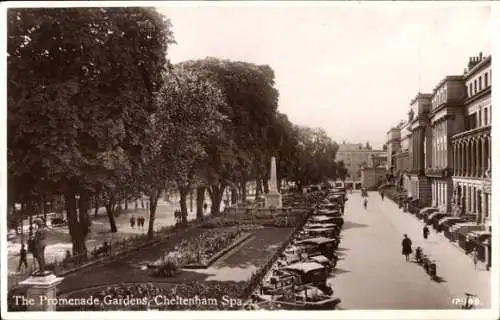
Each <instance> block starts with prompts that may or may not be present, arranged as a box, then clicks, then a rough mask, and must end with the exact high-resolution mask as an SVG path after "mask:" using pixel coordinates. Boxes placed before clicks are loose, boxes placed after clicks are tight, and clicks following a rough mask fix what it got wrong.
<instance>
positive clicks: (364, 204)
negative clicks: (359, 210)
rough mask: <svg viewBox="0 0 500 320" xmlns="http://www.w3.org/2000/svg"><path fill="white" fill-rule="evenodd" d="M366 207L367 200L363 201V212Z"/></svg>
mask: <svg viewBox="0 0 500 320" xmlns="http://www.w3.org/2000/svg"><path fill="white" fill-rule="evenodd" d="M367 205H368V200H366V199H365V201H363V206H364V207H365V210H366V206H367Z"/></svg>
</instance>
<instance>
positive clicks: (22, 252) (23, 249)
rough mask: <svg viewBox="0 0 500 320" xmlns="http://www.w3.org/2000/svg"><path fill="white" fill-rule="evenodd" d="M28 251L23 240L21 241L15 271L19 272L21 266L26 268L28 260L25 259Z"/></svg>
mask: <svg viewBox="0 0 500 320" xmlns="http://www.w3.org/2000/svg"><path fill="white" fill-rule="evenodd" d="M27 256H28V252H27V251H26V247H25V246H24V242H21V250H20V251H19V265H18V267H17V272H20V271H21V269H22V266H23V265H24V266H25V267H26V270H28V260H27Z"/></svg>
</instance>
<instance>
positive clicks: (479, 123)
mask: <svg viewBox="0 0 500 320" xmlns="http://www.w3.org/2000/svg"><path fill="white" fill-rule="evenodd" d="M481 120H483V118H481V109H479V111H478V112H477V125H478V126H479V127H480V126H481Z"/></svg>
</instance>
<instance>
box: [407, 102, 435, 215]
mask: <svg viewBox="0 0 500 320" xmlns="http://www.w3.org/2000/svg"><path fill="white" fill-rule="evenodd" d="M431 100H432V94H424V93H418V94H417V96H416V97H415V98H414V99H413V100H412V101H411V102H410V111H409V113H408V122H409V128H408V129H409V131H410V137H409V139H410V140H409V148H408V155H409V160H410V165H409V179H410V180H409V186H408V189H407V191H408V196H410V197H412V198H413V199H418V200H419V202H420V204H421V205H422V206H430V205H431V185H430V181H429V179H428V178H427V177H426V176H425V168H426V166H427V164H430V162H431V156H432V153H431V151H432V149H431V147H432V141H431V139H432V131H431V127H430V122H429V113H430V111H431V107H432V103H431Z"/></svg>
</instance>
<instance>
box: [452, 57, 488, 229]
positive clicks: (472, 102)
mask: <svg viewBox="0 0 500 320" xmlns="http://www.w3.org/2000/svg"><path fill="white" fill-rule="evenodd" d="M463 78H464V81H465V88H466V93H467V97H466V99H465V101H464V107H463V122H462V124H461V125H462V127H463V131H462V132H459V133H456V134H455V135H453V136H452V137H451V147H452V151H453V156H452V161H453V168H454V170H453V177H452V181H453V201H454V210H453V211H454V213H455V214H456V215H458V214H474V215H476V216H477V223H478V224H481V225H484V226H485V229H488V228H489V226H490V225H491V220H490V219H491V165H492V164H491V56H488V57H483V56H482V54H480V55H479V56H478V57H473V58H471V59H470V60H469V64H468V67H467V69H466V71H465V74H464V76H463Z"/></svg>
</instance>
